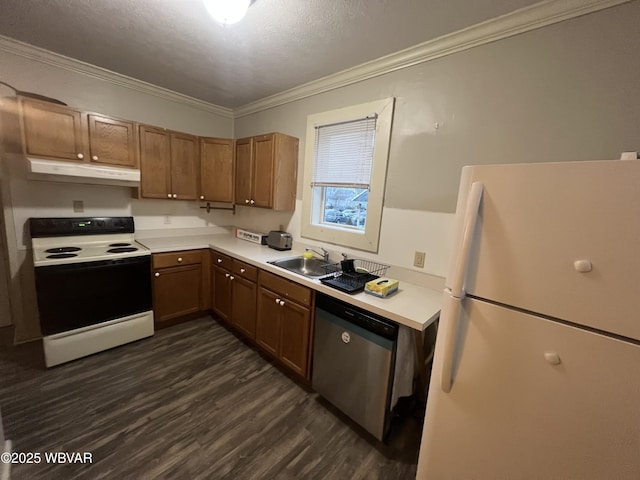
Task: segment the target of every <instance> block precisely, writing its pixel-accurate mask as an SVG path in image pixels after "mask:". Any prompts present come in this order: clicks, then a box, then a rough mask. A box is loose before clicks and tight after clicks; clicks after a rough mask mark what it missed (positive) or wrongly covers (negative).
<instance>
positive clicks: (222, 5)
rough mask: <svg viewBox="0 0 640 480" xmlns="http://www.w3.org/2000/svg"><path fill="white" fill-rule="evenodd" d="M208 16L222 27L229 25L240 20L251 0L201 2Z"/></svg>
mask: <svg viewBox="0 0 640 480" xmlns="http://www.w3.org/2000/svg"><path fill="white" fill-rule="evenodd" d="M202 2H203V3H204V6H205V7H206V8H207V11H208V12H209V15H211V16H212V17H213V18H214V19H215V20H216V21H218V22H220V23H222V24H223V25H231V24H232V23H238V22H239V21H240V20H242V19H243V18H244V16H245V14H246V13H247V9H248V8H249V4H250V3H251V0H202Z"/></svg>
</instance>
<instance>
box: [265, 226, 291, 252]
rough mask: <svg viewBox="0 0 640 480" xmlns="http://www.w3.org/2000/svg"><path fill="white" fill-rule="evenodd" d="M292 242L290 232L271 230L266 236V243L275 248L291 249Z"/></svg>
mask: <svg viewBox="0 0 640 480" xmlns="http://www.w3.org/2000/svg"><path fill="white" fill-rule="evenodd" d="M292 243H293V240H292V238H291V234H290V233H287V232H283V231H282V230H271V231H270V232H269V236H268V237H267V245H268V246H269V248H273V249H275V250H291V244H292Z"/></svg>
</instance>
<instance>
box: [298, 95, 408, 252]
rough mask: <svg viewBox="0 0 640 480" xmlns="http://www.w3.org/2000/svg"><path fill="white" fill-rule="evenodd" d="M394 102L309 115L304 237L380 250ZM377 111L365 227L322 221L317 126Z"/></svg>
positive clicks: (303, 209) (304, 182)
mask: <svg viewBox="0 0 640 480" xmlns="http://www.w3.org/2000/svg"><path fill="white" fill-rule="evenodd" d="M394 104H395V99H394V98H393V97H391V98H386V99H383V100H376V101H373V102H367V103H362V104H359V105H353V106H350V107H345V108H339V109H336V110H330V111H327V112H322V113H315V114H311V115H309V116H308V117H307V134H306V142H305V163H304V179H303V194H302V219H301V223H302V226H301V236H302V237H304V238H310V239H313V240H319V241H323V242H327V243H333V244H336V245H341V246H345V247H350V248H355V249H359V250H364V251H367V252H377V251H378V246H379V240H380V227H381V224H382V207H383V205H384V189H385V184H386V177H387V164H388V160H389V146H390V143H391V126H392V123H393V110H394ZM374 114H375V115H377V117H378V118H377V120H376V134H375V135H376V136H375V144H374V148H373V165H372V169H371V180H370V183H369V185H370V189H369V199H368V202H367V217H366V224H365V228H364V230H362V229H354V228H352V227H349V226H342V225H333V224H327V223H322V218H321V215H322V211H323V205H322V201H323V187H316V188H313V187H312V186H311V185H312V179H313V166H314V161H315V135H316V127H317V126H320V125H330V124H334V123H340V122H347V121H353V120H358V119H361V118H365V117H367V116H371V115H374ZM324 188H326V187H324Z"/></svg>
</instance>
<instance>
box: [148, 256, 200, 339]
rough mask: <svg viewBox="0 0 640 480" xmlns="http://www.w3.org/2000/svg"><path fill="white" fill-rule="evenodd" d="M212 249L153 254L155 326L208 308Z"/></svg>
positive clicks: (163, 324) (162, 325) (166, 323)
mask: <svg viewBox="0 0 640 480" xmlns="http://www.w3.org/2000/svg"><path fill="white" fill-rule="evenodd" d="M208 255H209V252H208V250H186V251H180V252H171V253H156V254H154V255H153V256H152V265H153V268H152V275H153V316H154V321H155V328H156V329H158V328H162V327H165V326H168V325H171V324H173V323H175V321H176V320H177V319H180V318H181V317H188V316H189V315H191V314H196V313H198V312H201V311H204V310H206V309H207V308H208V301H207V300H206V296H205V292H206V291H207V289H208V285H209V281H208V273H207V272H208V271H209V268H208V262H205V261H203V260H205V259H207V260H208Z"/></svg>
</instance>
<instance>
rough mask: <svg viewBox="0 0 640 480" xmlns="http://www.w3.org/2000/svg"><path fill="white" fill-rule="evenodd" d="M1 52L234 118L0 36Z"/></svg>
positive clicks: (226, 110)
mask: <svg viewBox="0 0 640 480" xmlns="http://www.w3.org/2000/svg"><path fill="white" fill-rule="evenodd" d="M0 50H1V51H5V52H8V53H11V54H13V55H17V56H19V57H23V58H26V59H29V60H33V61H36V62H40V63H44V64H47V65H51V66H53V67H57V68H61V69H63V70H67V71H70V72H73V73H78V74H80V75H85V76H87V77H92V78H96V79H98V80H102V81H104V82H108V83H111V84H113V85H117V86H120V87H125V88H128V89H130V90H135V91H138V92H141V93H145V94H147V95H153V96H155V97H159V98H162V99H164V100H170V101H173V102H177V103H181V104H183V105H188V106H190V107H194V108H197V109H200V110H204V111H206V112H209V113H214V114H216V115H220V116H222V117H226V118H233V110H231V109H230V108H225V107H221V106H218V105H214V104H212V103H208V102H205V101H203V100H198V99H197V98H193V97H190V96H188V95H183V94H181V93H177V92H174V91H172V90H168V89H166V88H162V87H158V86H157V85H153V84H151V83H147V82H143V81H142V80H137V79H135V78H131V77H127V76H126V75H122V74H119V73H116V72H112V71H111V70H107V69H106V68H101V67H97V66H95V65H91V64H89V63H85V62H82V61H80V60H76V59H73V58H69V57H65V56H64V55H59V54H57V53H53V52H51V51H49V50H45V49H43V48H39V47H35V46H33V45H29V44H28V43H24V42H19V41H17V40H14V39H12V38H9V37H5V36H3V35H0Z"/></svg>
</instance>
